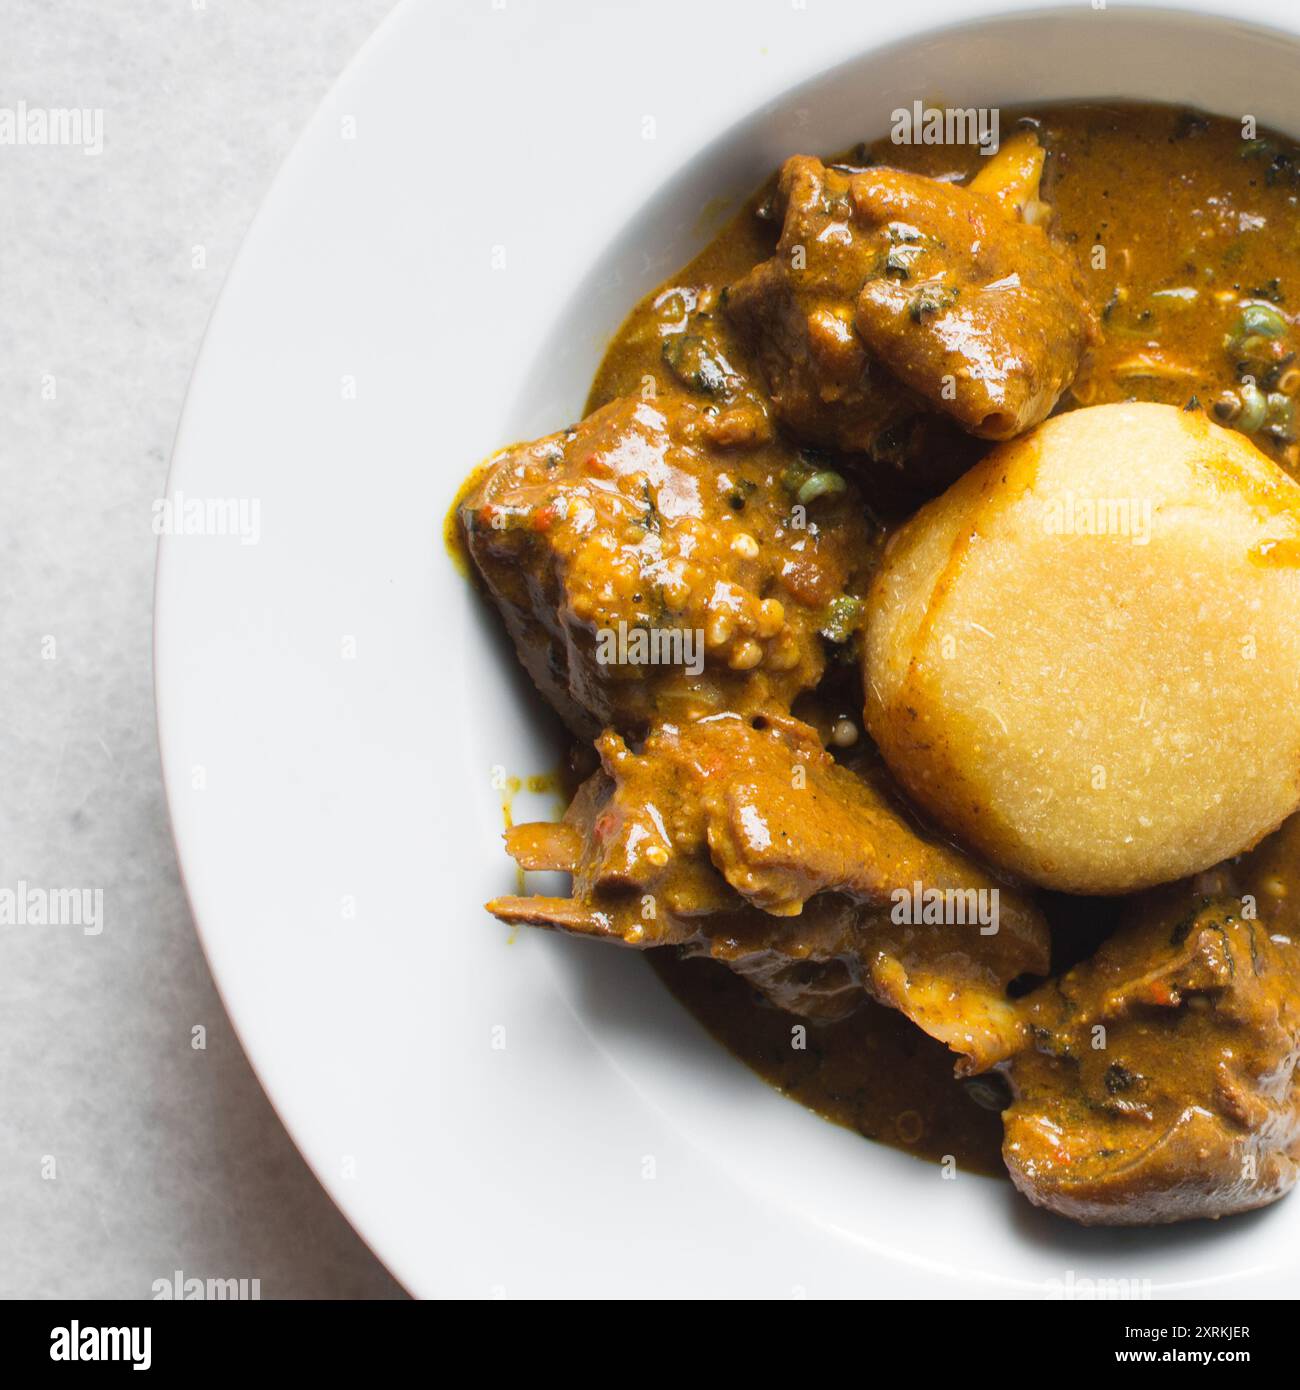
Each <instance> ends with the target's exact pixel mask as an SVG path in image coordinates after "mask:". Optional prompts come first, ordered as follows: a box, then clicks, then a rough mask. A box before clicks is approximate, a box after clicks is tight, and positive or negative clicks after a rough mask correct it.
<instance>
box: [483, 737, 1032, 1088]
mask: <svg viewBox="0 0 1300 1390" xmlns="http://www.w3.org/2000/svg"><path fill="white" fill-rule="evenodd" d="M598 746H599V750H600V754H601V760H602V763H603V769H604V770H603V771H602V772H600V773H597V774H596V775H595V776H594V777H593V778H591V779H590V780H589V781H588V782H587V783H586V784H585V785H584V786H583V788H582V789H581V791H580V792H579V794H578V796H577V798H576V799H575V801H574V803H573V806H572V807H571V808H570V810H569V813H568V815H567V816H566V818H565V822H564V823H563V824H562V825H560V826H531V825H530V826H520V827H518V828H516V829H515V830H512V831H511V832H509V834H508V835H507V847H508V849H509V850H510V853H511V854H512V855H513V856H514V857H515V858H516V859H517V860H518V862H519V863H520V864H521V866H522V867H524V868H526V869H529V868H560V869H566V870H568V871H569V872H571V873H572V874H573V876H574V883H573V896H572V897H571V898H502V899H498V900H497V901H496V902H493V903H489V904H488V906H489V910H490V911H492V912H493V913H495V914H496V915H497V916H498V917H500V918H502V919H503V920H505V921H511V922H528V923H531V924H533V925H536V926H549V927H557V928H560V929H561V930H564V931H570V932H576V933H580V934H583V935H589V936H597V937H601V938H603V939H606V940H612V941H618V942H622V943H623V944H625V945H629V946H635V947H641V948H645V947H650V946H680V947H683V948H685V950H686V951H687V953H689V954H704V955H709V956H711V957H713V958H714V959H717V960H722V961H725V962H726V963H727V964H728V965H730V966H731V968H732V969H734V970H736V971H737V972H738V973H740V974H742V975H744V976H745V977H746V978H747V979H748V980H750V982H751V983H753V984H754V985H755V986H756V987H757V988H758V989H759V990H761V991H762V992H763V993H764V994H765V995H767V997H768V998H769V999H771V1000H772V1002H773V1003H775V1004H777V1005H779V1006H780V1007H782V1008H785V1009H788V1010H790V1011H792V1012H795V1013H799V1014H803V1015H805V1016H808V1017H813V1018H837V1017H842V1016H843V1015H845V1014H846V1013H848V1012H850V1011H851V1010H852V1009H853V1008H855V1007H856V1006H857V1004H858V1003H860V1002H861V1000H862V999H863V997H864V996H865V995H871V996H873V997H875V998H877V999H879V1000H881V1001H882V1002H884V1003H887V1004H889V1005H892V1006H893V1007H895V1008H898V1009H900V1010H902V1012H904V1013H905V1014H907V1015H908V1017H910V1018H912V1019H913V1020H914V1021H915V1022H916V1023H917V1024H918V1025H919V1026H920V1027H921V1028H923V1029H924V1030H925V1031H926V1032H927V1033H930V1034H931V1035H932V1036H934V1037H936V1038H939V1039H940V1040H942V1041H943V1042H945V1043H946V1044H947V1045H948V1046H949V1047H951V1048H953V1050H954V1051H956V1052H958V1053H960V1054H961V1056H962V1058H963V1061H962V1063H961V1066H960V1069H961V1070H963V1071H978V1070H982V1069H983V1068H984V1067H985V1066H987V1065H988V1063H989V1061H990V1060H991V1059H993V1058H995V1057H997V1056H1005V1055H1006V1050H1007V1049H1012V1050H1014V1049H1015V1047H1016V1046H1017V1045H1018V1041H1019V1034H1018V1029H1019V1027H1020V1024H1019V1016H1018V1012H1017V1010H1016V1008H1015V1006H1014V1005H1013V1004H1012V1003H1011V1002H1010V1001H1009V1000H1008V999H1007V996H1006V989H1007V985H1008V984H1009V983H1010V981H1012V980H1013V979H1015V978H1016V977H1018V976H1020V975H1023V974H1044V973H1045V972H1046V970H1047V964H1048V939H1047V931H1046V927H1045V925H1044V923H1043V920H1042V918H1041V917H1040V915H1039V914H1038V912H1037V910H1036V909H1035V908H1034V907H1033V906H1032V905H1031V904H1030V903H1029V902H1028V901H1027V900H1026V899H1025V898H1024V897H1023V896H1022V895H1020V894H1019V893H1017V892H1016V891H1014V890H1012V889H1009V888H1007V887H1006V886H1005V885H1001V884H998V883H997V882H996V881H995V880H993V879H991V878H989V877H988V875H986V874H985V873H984V872H982V871H981V870H980V869H978V868H977V867H976V866H975V865H974V864H973V863H971V862H970V861H969V860H968V859H966V858H965V857H964V856H963V855H961V854H959V853H958V852H957V851H955V850H953V849H950V848H949V847H948V846H946V845H943V844H941V843H938V842H934V841H929V840H926V839H923V838H922V837H921V836H920V835H919V834H918V833H917V831H916V830H914V829H913V828H912V827H911V825H909V824H908V822H907V821H906V820H904V818H903V816H902V815H901V814H900V813H899V812H898V811H896V810H895V809H894V808H893V806H891V804H890V803H889V801H888V800H887V799H886V796H885V794H884V793H883V792H882V790H881V789H879V788H878V787H876V786H873V785H872V784H871V783H870V782H869V781H867V780H865V779H863V778H861V777H859V776H857V775H856V774H855V773H853V772H851V771H849V770H847V769H846V768H844V767H841V766H839V765H838V764H836V763H835V762H834V760H833V759H832V758H831V757H830V755H829V754H828V753H827V752H826V751H825V749H824V748H823V747H822V746H821V744H820V742H819V741H818V739H817V736H816V734H815V733H814V732H813V730H812V729H810V728H809V727H808V726H807V725H804V724H801V723H799V722H798V721H797V720H795V719H792V718H788V717H786V718H782V717H769V718H761V719H758V720H754V721H750V720H746V719H741V718H739V717H737V716H734V715H725V716H719V717H716V718H712V719H706V720H703V721H701V722H697V723H693V724H689V725H685V726H682V727H680V728H678V727H674V726H672V725H666V724H664V725H658V726H656V728H655V730H654V731H653V733H652V734H651V735H650V737H649V738H648V739H647V740H646V744H645V748H644V751H643V752H642V753H640V754H636V753H633V752H631V751H630V750H629V749H628V747H627V746H626V744H625V743H624V742H623V740H622V739H621V738H619V737H618V736H617V735H616V734H606V735H604V736H603V737H602V738H601V740H600V742H599V745H598ZM926 890H930V892H931V902H932V904H935V903H937V899H935V898H934V897H933V894H934V892H935V891H937V892H938V893H939V894H943V893H945V892H947V891H948V890H951V891H952V898H951V903H952V904H953V907H955V908H957V911H958V912H959V914H960V915H961V917H962V921H961V922H960V923H952V922H951V920H950V924H949V925H942V924H938V923H934V922H926V921H925V920H920V921H917V920H911V919H912V918H914V917H915V916H916V915H917V914H915V913H913V912H912V908H913V906H914V904H915V903H916V902H917V901H920V898H919V897H918V896H917V895H918V894H923V893H924V892H925V891H926ZM981 894H983V895H985V896H984V902H985V904H986V905H988V906H992V905H993V904H996V916H995V917H993V920H992V921H990V922H988V925H990V926H992V927H994V928H995V931H994V932H993V933H991V934H988V935H983V934H981V922H980V920H979V918H978V914H977V908H976V904H977V902H978V901H979V897H980V895H981ZM900 899H901V900H904V901H900ZM904 908H905V909H906V911H904ZM935 915H938V914H937V907H936V910H935ZM987 916H988V914H986V917H987ZM905 918H906V919H907V920H904V919H905Z"/></svg>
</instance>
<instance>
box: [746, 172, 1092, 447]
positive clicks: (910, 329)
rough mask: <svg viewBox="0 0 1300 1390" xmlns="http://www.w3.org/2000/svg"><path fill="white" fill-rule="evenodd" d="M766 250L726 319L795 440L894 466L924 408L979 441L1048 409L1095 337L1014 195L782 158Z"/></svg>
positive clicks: (1085, 310) (921, 432)
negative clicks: (776, 233) (778, 217)
mask: <svg viewBox="0 0 1300 1390" xmlns="http://www.w3.org/2000/svg"><path fill="white" fill-rule="evenodd" d="M777 196H778V209H779V211H781V212H782V213H783V215H784V223H783V226H782V231H781V239H780V241H779V242H778V244H777V250H776V254H775V255H774V256H773V257H772V258H771V259H770V260H767V261H764V262H763V263H762V264H761V265H759V266H757V267H756V268H755V269H754V270H753V271H751V272H750V274H749V275H747V276H745V277H744V279H742V280H740V281H739V282H737V283H736V284H735V285H732V286H731V287H730V288H729V289H728V292H727V312H728V313H729V314H730V316H731V318H732V321H733V322H734V323H735V324H736V325H737V326H738V327H739V329H740V330H741V332H742V334H743V336H744V337H745V338H746V340H747V341H748V343H749V345H750V347H751V350H752V351H753V353H754V355H755V357H756V359H757V361H758V363H759V365H760V366H761V368H762V370H763V373H764V375H765V376H766V378H767V383H768V387H769V389H770V391H771V395H772V399H773V402H774V404H775V406H776V410H777V413H778V415H779V416H780V418H781V420H782V421H783V422H784V423H785V424H786V425H787V426H788V427H789V429H790V430H791V431H792V432H793V433H794V434H795V435H796V436H797V437H799V438H800V439H804V440H808V441H810V442H813V443H819V444H823V445H827V446H831V447H835V448H839V449H846V450H858V451H862V452H865V453H868V454H871V455H872V456H873V457H875V458H877V459H888V460H890V461H893V462H899V461H902V460H905V459H907V458H908V457H909V456H912V455H915V454H916V453H917V452H919V451H920V450H922V449H923V448H925V447H927V446H926V433H925V432H926V431H927V430H933V428H934V424H935V422H934V420H933V417H932V416H931V415H930V412H939V413H940V414H942V415H945V416H948V417H950V418H951V420H953V421H955V422H956V424H958V425H960V426H961V428H962V429H963V430H966V431H969V432H970V433H971V434H974V435H978V436H980V437H981V438H984V439H1009V438H1011V437H1012V436H1013V435H1017V434H1020V433H1021V432H1023V431H1024V430H1027V429H1029V428H1030V427H1031V426H1033V425H1036V424H1038V422H1039V421H1041V420H1043V419H1044V418H1046V416H1047V414H1048V412H1049V411H1050V410H1051V409H1052V407H1053V406H1054V405H1055V404H1056V401H1057V399H1058V398H1059V397H1060V395H1061V393H1062V392H1063V391H1064V390H1065V388H1066V387H1067V386H1068V385H1069V384H1070V382H1071V381H1072V380H1073V379H1074V376H1075V374H1076V372H1077V371H1078V368H1079V365H1080V362H1081V360H1082V357H1083V354H1084V352H1085V350H1086V349H1087V347H1088V345H1089V344H1090V343H1091V342H1092V341H1093V340H1094V338H1095V335H1096V322H1095V318H1094V316H1093V313H1092V311H1091V309H1090V308H1089V307H1088V305H1087V302H1086V299H1085V296H1084V292H1083V286H1082V284H1081V281H1080V278H1079V275H1078V272H1077V270H1076V269H1075V267H1074V265H1073V263H1072V262H1071V261H1070V260H1069V258H1068V257H1067V256H1066V255H1065V254H1064V253H1063V252H1061V251H1060V250H1059V249H1058V248H1057V247H1056V246H1055V245H1054V244H1053V243H1052V242H1051V241H1049V239H1048V237H1047V235H1046V233H1045V232H1044V231H1043V228H1042V227H1041V226H1031V225H1029V224H1027V223H1024V222H1020V221H1018V220H1016V216H1015V208H1014V206H1013V204H1012V203H1011V201H1010V200H1008V199H1006V198H1004V197H1001V196H993V195H992V194H986V193H983V192H978V191H972V190H971V189H969V188H962V187H958V186H956V185H954V184H949V183H940V182H938V181H936V180H934V179H929V178H925V177H923V176H921V175H919V174H910V173H905V172H903V171H902V170H899V169H888V168H873V169H866V170H861V171H857V172H847V171H841V170H837V169H828V168H826V167H825V166H823V165H822V163H821V162H820V161H819V160H816V159H812V158H809V157H807V156H803V155H800V156H796V157H794V158H792V159H788V160H787V161H786V163H785V165H784V166H783V168H782V170H781V176H780V182H779V185H778V194H777Z"/></svg>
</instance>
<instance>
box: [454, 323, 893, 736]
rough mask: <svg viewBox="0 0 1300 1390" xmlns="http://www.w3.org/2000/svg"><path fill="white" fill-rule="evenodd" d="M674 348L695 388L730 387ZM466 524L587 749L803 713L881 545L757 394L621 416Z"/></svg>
mask: <svg viewBox="0 0 1300 1390" xmlns="http://www.w3.org/2000/svg"><path fill="white" fill-rule="evenodd" d="M676 346H677V348H678V365H679V368H680V369H681V370H682V371H683V372H686V371H687V370H688V365H687V363H688V359H689V360H690V361H694V362H695V366H696V367H697V368H698V370H699V371H702V372H703V371H706V370H707V371H713V370H717V371H723V370H725V366H719V365H718V363H717V362H716V361H715V360H714V359H712V358H710V359H709V361H710V362H711V364H712V365H711V366H710V367H708V368H705V367H704V366H702V365H701V364H700V362H699V361H696V360H695V359H694V358H692V357H691V354H692V352H694V351H695V348H697V347H699V344H696V345H695V346H694V347H693V346H692V345H691V344H677V345H676ZM459 516H460V523H461V527H462V530H463V533H464V536H465V541H466V544H467V547H468V549H469V552H470V554H471V556H472V557H473V559H474V562H475V564H476V565H477V567H478V569H479V571H480V573H481V574H482V576H483V578H484V580H485V581H486V584H487V587H488V590H489V591H490V593H491V595H492V597H493V599H494V600H495V601H496V603H497V605H498V607H499V608H500V609H501V613H502V616H503V617H504V618H505V622H506V626H507V628H508V629H509V632H510V635H511V637H512V638H513V639H514V642H515V646H516V648H517V649H518V652H519V656H520V659H521V660H522V662H523V664H524V666H525V667H526V668H527V670H528V672H529V674H530V675H531V676H532V677H533V679H534V681H535V682H536V683H537V685H538V687H539V688H540V690H541V691H542V693H543V694H544V695H545V696H546V697H547V699H548V700H550V702H551V703H552V704H553V705H554V706H555V708H556V709H557V710H558V711H559V713H560V715H561V716H562V717H563V719H564V720H565V722H566V723H567V724H568V725H569V727H570V728H571V729H572V730H573V731H574V732H575V733H577V734H579V735H582V736H585V737H594V735H595V734H596V733H598V732H599V731H600V729H602V728H604V727H607V726H613V727H615V728H619V729H623V730H628V731H636V730H638V729H641V728H643V727H644V726H645V725H646V724H647V723H648V722H649V721H650V719H651V718H652V717H653V716H654V715H655V714H656V713H664V714H665V715H669V716H671V717H674V718H682V719H688V718H691V717H694V716H697V715H700V714H708V713H713V712H715V711H718V710H722V709H732V710H739V711H742V712H749V711H752V710H756V709H765V708H774V709H781V708H785V707H787V706H788V705H789V703H790V701H792V700H793V698H794V697H795V695H797V694H798V693H799V692H800V691H802V690H805V689H808V688H810V687H811V686H813V685H815V684H816V683H817V681H818V679H819V678H820V677H821V674H822V671H823V669H824V666H825V660H826V653H825V642H824V640H823V636H822V633H823V632H825V633H827V634H828V635H829V636H830V637H831V638H833V639H835V640H843V639H844V638H846V637H847V636H848V635H849V632H850V630H851V628H852V626H853V625H854V624H855V623H856V621H857V615H858V613H859V609H860V604H859V602H858V597H857V596H858V594H859V593H860V592H861V589H862V587H863V585H864V583H865V579H866V576H867V573H868V570H869V568H870V565H871V562H872V557H873V555H874V553H875V551H876V548H877V539H878V528H877V527H876V526H875V524H874V523H873V522H872V521H871V520H870V519H869V517H868V515H867V513H866V511H865V509H864V508H863V507H862V505H861V503H860V501H859V500H858V498H857V497H856V495H855V493H854V491H853V489H852V487H851V485H850V484H848V483H846V481H845V479H844V478H843V477H842V476H841V475H840V474H839V473H837V472H835V471H834V470H833V469H830V468H827V467H824V466H822V464H821V463H820V462H819V461H818V460H815V459H808V458H807V457H805V456H803V455H801V454H800V453H799V452H797V451H795V450H793V449H791V448H790V447H788V446H787V445H785V444H784V443H782V442H780V441H778V440H777V439H776V438H775V437H774V436H773V432H772V430H771V426H770V424H769V422H768V419H767V414H766V410H765V409H764V408H763V407H762V406H761V405H760V404H758V403H757V400H756V398H754V397H752V396H751V395H749V394H747V393H744V392H743V391H738V393H737V397H736V399H734V400H733V401H731V402H730V403H727V402H726V401H722V402H720V403H708V404H706V403H702V402H701V401H699V400H695V399H692V398H690V397H688V396H687V395H685V394H683V393H676V392H669V393H663V394H660V395H659V396H658V397H657V398H656V399H653V400H642V399H640V398H638V397H633V396H628V397H623V398H620V399H618V400H615V401H612V402H610V404H608V405H606V406H604V407H602V408H601V409H600V410H597V411H596V412H595V413H594V414H592V415H590V416H589V417H588V418H587V419H586V420H584V421H583V422H582V423H581V424H580V425H577V426H575V427H573V428H572V429H568V430H564V431H562V432H561V433H559V434H554V435H551V436H549V437H548V438H546V439H541V440H538V441H537V442H536V443H532V444H521V445H517V446H515V447H514V448H511V449H507V450H505V451H504V452H503V453H501V454H499V455H498V456H497V457H496V458H494V459H493V460H491V461H490V463H489V465H488V466H487V469H486V473H485V475H484V477H483V479H482V481H481V482H480V484H479V485H478V486H477V488H475V490H474V491H473V493H472V494H471V495H470V496H469V497H468V498H467V500H466V501H465V503H464V505H463V506H462V507H461V509H460V513H459Z"/></svg>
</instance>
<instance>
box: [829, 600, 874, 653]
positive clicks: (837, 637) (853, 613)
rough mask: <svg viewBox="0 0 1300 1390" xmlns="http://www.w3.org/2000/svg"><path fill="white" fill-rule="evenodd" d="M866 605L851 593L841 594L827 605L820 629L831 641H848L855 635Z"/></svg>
mask: <svg viewBox="0 0 1300 1390" xmlns="http://www.w3.org/2000/svg"><path fill="white" fill-rule="evenodd" d="M865 607H866V605H865V603H864V602H863V601H862V599H860V598H854V597H853V596H852V595H851V594H840V595H839V597H838V598H833V599H831V601H830V602H829V603H828V604H827V605H826V612H825V615H824V616H823V618H822V625H821V628H820V629H819V631H820V632H821V635H822V636H823V637H825V638H826V639H827V641H830V642H847V641H848V640H849V638H850V637H852V636H853V633H854V631H855V630H856V628H857V626H858V621H859V619H860V618H861V617H862V610H863V609H864V608H865Z"/></svg>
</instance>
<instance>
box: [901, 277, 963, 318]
mask: <svg viewBox="0 0 1300 1390" xmlns="http://www.w3.org/2000/svg"><path fill="white" fill-rule="evenodd" d="M956 302H957V290H956V288H955V287H954V286H948V285H923V286H922V287H921V288H920V289H919V290H917V292H916V293H915V294H914V295H913V296H912V302H911V303H910V304H909V305H908V306H907V312H908V313H909V314H911V316H912V322H913V323H924V321H925V319H926V317H927V316H928V315H930V314H938V313H942V312H943V310H945V309H951V308H952V306H953V305H954V304H955V303H956Z"/></svg>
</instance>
